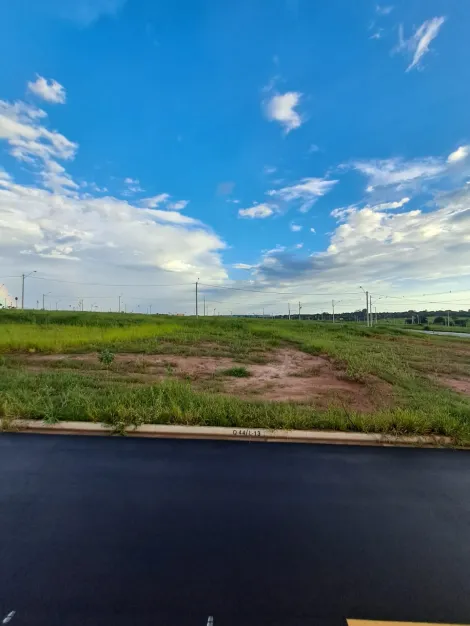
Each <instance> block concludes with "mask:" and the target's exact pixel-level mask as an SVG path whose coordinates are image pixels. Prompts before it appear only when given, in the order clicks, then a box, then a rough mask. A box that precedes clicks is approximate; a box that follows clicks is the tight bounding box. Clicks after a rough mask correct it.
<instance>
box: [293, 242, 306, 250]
mask: <svg viewBox="0 0 470 626" xmlns="http://www.w3.org/2000/svg"><path fill="white" fill-rule="evenodd" d="M295 247H296V249H297V250H300V249H301V248H303V247H304V244H303V243H297V244H296V245H295Z"/></svg>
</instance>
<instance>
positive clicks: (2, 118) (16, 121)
mask: <svg viewBox="0 0 470 626" xmlns="http://www.w3.org/2000/svg"><path fill="white" fill-rule="evenodd" d="M46 122H47V114H46V112H45V111H43V110H41V109H38V108H36V107H33V106H30V105H28V104H26V103H24V102H15V103H11V102H6V101H4V100H0V140H1V139H4V140H6V142H7V143H8V145H9V147H10V154H11V155H12V156H13V157H14V158H15V159H17V160H19V161H23V162H24V163H26V164H30V165H32V166H34V167H35V168H36V170H37V175H38V177H40V178H41V179H42V182H43V184H45V185H46V186H47V187H49V188H50V189H53V190H56V191H57V190H61V191H62V192H63V193H71V192H72V191H71V190H73V189H76V188H77V185H76V183H74V182H73V181H72V179H71V177H70V176H69V175H68V174H67V173H66V171H65V169H64V167H63V166H62V165H60V164H59V163H58V162H57V161H58V160H70V159H73V158H74V156H75V153H76V151H77V148H78V146H77V144H76V143H74V142H73V141H70V140H69V139H67V138H66V137H64V135H61V134H60V133H58V132H56V131H53V130H52V131H51V130H49V129H48V128H47V127H46Z"/></svg>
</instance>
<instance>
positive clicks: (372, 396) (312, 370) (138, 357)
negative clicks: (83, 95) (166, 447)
mask: <svg viewBox="0 0 470 626" xmlns="http://www.w3.org/2000/svg"><path fill="white" fill-rule="evenodd" d="M270 358H271V361H270V362H269V363H266V364H253V365H252V364H250V365H245V364H243V365H244V367H246V369H247V370H248V371H249V373H250V376H249V377H246V378H236V377H232V376H218V378H217V380H218V381H219V382H220V383H221V385H222V389H223V392H224V393H228V394H231V395H236V396H240V397H244V398H250V399H260V400H268V401H271V402H286V401H293V402H302V403H308V404H314V405H315V406H318V407H327V406H331V405H335V406H343V407H344V408H347V409H353V410H357V411H362V412H369V411H373V410H376V409H377V408H380V407H384V406H387V405H390V396H391V392H390V385H388V384H387V383H384V382H382V381H379V380H378V379H375V378H373V377H370V378H369V379H368V380H367V381H366V382H365V383H358V382H354V381H351V380H348V379H347V378H345V373H344V371H341V370H339V369H337V368H335V367H334V366H333V364H332V363H331V362H330V361H329V360H328V359H327V358H325V357H323V356H312V355H309V354H306V353H304V352H300V351H297V350H293V349H289V348H285V349H281V350H276V351H274V352H273V353H271V354H270ZM61 360H63V361H65V362H67V361H70V360H72V361H80V362H84V363H90V364H91V363H93V365H97V364H98V356H97V354H96V353H89V354H77V355H65V354H62V355H57V354H53V355H31V357H29V358H28V359H26V363H25V361H23V363H25V364H26V366H27V367H30V368H34V369H37V367H38V365H40V363H41V362H43V363H44V362H56V361H61ZM114 362H115V364H116V365H117V366H118V367H117V370H118V372H119V373H121V374H123V375H132V376H133V377H137V378H140V379H141V380H142V381H143V382H152V381H155V380H162V379H163V378H165V377H166V376H168V374H171V375H175V376H178V377H187V376H190V378H191V381H192V382H193V383H194V384H195V385H196V386H197V382H198V381H204V380H208V379H210V378H213V377H214V376H217V375H218V374H220V373H221V372H222V371H223V370H226V369H230V368H233V367H236V366H239V365H240V363H237V362H236V361H234V360H233V359H230V358H226V357H214V356H178V355H167V356H162V355H142V354H116V355H115V361H114ZM100 371H101V370H98V371H97V373H98V372H100Z"/></svg>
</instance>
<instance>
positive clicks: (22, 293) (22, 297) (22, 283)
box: [21, 270, 36, 309]
mask: <svg viewBox="0 0 470 626" xmlns="http://www.w3.org/2000/svg"><path fill="white" fill-rule="evenodd" d="M35 273H36V270H33V271H32V272H30V273H29V274H21V278H22V281H21V308H22V309H24V280H25V278H28V276H31V274H35Z"/></svg>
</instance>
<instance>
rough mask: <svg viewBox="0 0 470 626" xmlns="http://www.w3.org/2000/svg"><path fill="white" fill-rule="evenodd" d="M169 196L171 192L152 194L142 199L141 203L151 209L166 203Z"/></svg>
mask: <svg viewBox="0 0 470 626" xmlns="http://www.w3.org/2000/svg"><path fill="white" fill-rule="evenodd" d="M169 198H170V194H169V193H159V194H157V195H156V196H152V197H151V198H143V199H142V200H140V204H141V205H142V206H144V207H147V208H149V209H154V208H155V207H157V206H158V205H160V204H165V203H166V202H167V200H168V199H169Z"/></svg>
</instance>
